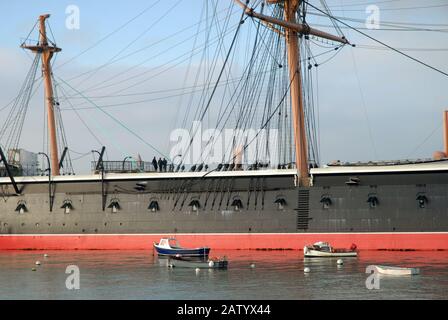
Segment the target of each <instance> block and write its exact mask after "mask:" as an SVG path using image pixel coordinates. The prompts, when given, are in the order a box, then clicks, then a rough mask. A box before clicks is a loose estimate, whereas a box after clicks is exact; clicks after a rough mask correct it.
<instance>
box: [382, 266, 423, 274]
mask: <svg viewBox="0 0 448 320" xmlns="http://www.w3.org/2000/svg"><path fill="white" fill-rule="evenodd" d="M375 269H376V270H377V271H378V273H381V274H387V275H391V276H412V275H417V274H420V269H419V268H401V267H391V266H375Z"/></svg>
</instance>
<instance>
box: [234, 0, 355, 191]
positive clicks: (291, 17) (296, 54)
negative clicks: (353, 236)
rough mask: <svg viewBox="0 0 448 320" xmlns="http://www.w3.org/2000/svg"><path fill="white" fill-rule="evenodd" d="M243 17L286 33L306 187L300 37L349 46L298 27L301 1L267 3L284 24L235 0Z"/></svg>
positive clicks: (341, 39) (301, 171)
mask: <svg viewBox="0 0 448 320" xmlns="http://www.w3.org/2000/svg"><path fill="white" fill-rule="evenodd" d="M235 1H236V3H237V4H238V5H240V6H241V7H242V8H243V9H244V10H245V13H246V14H247V15H249V16H251V17H254V18H257V19H259V20H261V21H264V22H267V23H268V25H271V24H274V25H277V26H280V27H283V28H284V30H285V34H284V35H285V41H286V47H287V54H288V66H289V79H290V83H291V85H290V92H291V108H292V116H293V131H294V142H295V152H296V166H297V171H298V175H299V185H301V186H307V185H309V163H308V146H307V137H306V128H305V110H304V105H303V90H302V76H301V64H300V46H299V38H298V35H299V34H311V35H315V36H317V37H321V38H325V39H328V40H332V41H336V42H340V43H344V44H348V43H349V42H348V41H347V39H345V38H344V37H338V36H334V35H332V34H329V33H326V32H323V31H320V30H316V29H314V28H311V27H310V26H308V25H307V24H300V23H297V20H296V14H297V9H298V8H299V6H300V4H301V2H302V1H301V0H266V2H268V3H271V4H280V3H281V4H282V5H283V11H284V20H280V19H276V18H273V17H270V16H266V15H263V14H260V13H256V12H255V11H254V10H253V9H252V8H249V7H248V6H247V5H246V4H244V3H243V2H241V1H240V0H235Z"/></svg>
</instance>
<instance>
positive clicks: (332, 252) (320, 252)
mask: <svg viewBox="0 0 448 320" xmlns="http://www.w3.org/2000/svg"><path fill="white" fill-rule="evenodd" d="M303 255H304V256H305V257H306V258H323V257H356V256H358V252H357V251H356V245H355V244H352V247H351V248H350V249H335V248H333V247H332V246H330V244H329V243H328V242H322V241H319V242H316V243H315V244H313V245H308V246H305V247H304V248H303Z"/></svg>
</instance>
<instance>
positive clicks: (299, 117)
mask: <svg viewBox="0 0 448 320" xmlns="http://www.w3.org/2000/svg"><path fill="white" fill-rule="evenodd" d="M298 6H299V1H298V0H289V1H285V3H284V9H283V10H284V17H285V20H286V21H287V22H290V23H295V22H296V11H297V7H298ZM285 37H286V47H287V53H288V66H289V79H290V81H291V85H290V92H291V108H292V120H293V122H292V125H293V131H294V141H295V150H296V166H297V171H298V172H299V185H309V182H308V176H309V169H308V168H309V167H308V147H307V141H306V133H305V112H304V108H303V92H302V77H301V74H300V73H301V70H300V64H299V61H300V47H299V38H298V35H297V32H296V31H294V30H292V29H286V30H285Z"/></svg>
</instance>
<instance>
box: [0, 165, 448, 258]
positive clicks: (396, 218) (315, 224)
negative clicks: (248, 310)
mask: <svg viewBox="0 0 448 320" xmlns="http://www.w3.org/2000/svg"><path fill="white" fill-rule="evenodd" d="M350 170H351V171H347V172H344V171H343V170H339V171H335V170H333V169H330V170H322V169H319V170H314V171H313V170H312V171H311V173H312V186H310V187H297V186H296V185H295V182H296V181H297V179H296V172H295V170H259V171H240V172H238V171H233V172H212V173H208V174H205V173H203V172H202V173H201V172H194V173H148V174H108V175H106V176H105V177H104V179H103V178H101V175H90V176H77V177H67V176H65V177H64V176H62V177H55V178H54V180H53V181H52V183H53V186H52V190H53V194H49V192H48V190H49V188H48V178H46V177H24V178H17V179H16V180H17V184H18V186H19V187H20V188H21V190H22V193H21V194H20V195H17V194H15V193H14V192H13V191H14V189H13V188H12V186H11V182H10V181H8V179H7V178H1V179H0V187H1V190H0V191H1V196H2V198H0V249H5V250H6V249H11V250H13V249H45V250H51V249H151V246H152V243H153V242H158V241H159V240H160V238H163V237H167V236H176V237H178V238H179V240H180V241H182V243H183V244H184V245H185V246H192V247H201V246H208V247H210V248H212V249H266V250H274V249H285V250H288V249H293V250H302V249H303V247H304V246H305V245H309V244H312V243H315V242H317V241H324V242H330V243H331V244H332V246H334V247H341V248H344V247H350V246H351V245H352V244H353V243H354V244H356V245H357V247H358V248H359V249H360V250H448V210H447V208H448V194H447V192H448V191H447V190H448V164H443V165H438V166H419V167H417V168H414V167H410V168H409V169H406V168H404V169H403V168H402V169H401V170H398V169H396V168H392V169H384V170H372V169H369V170H364V171H362V170H359V169H358V168H356V169H350ZM394 170H395V171H394ZM353 182H356V183H353ZM50 195H53V198H50ZM373 198H374V199H376V201H375V203H374V204H375V205H372V203H371V202H369V201H370V199H373ZM50 199H52V202H53V205H52V206H51V201H50ZM421 199H424V201H423V203H422V202H421V201H420V200H421ZM67 203H70V206H69V209H70V210H67ZM21 209H22V210H21Z"/></svg>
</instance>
